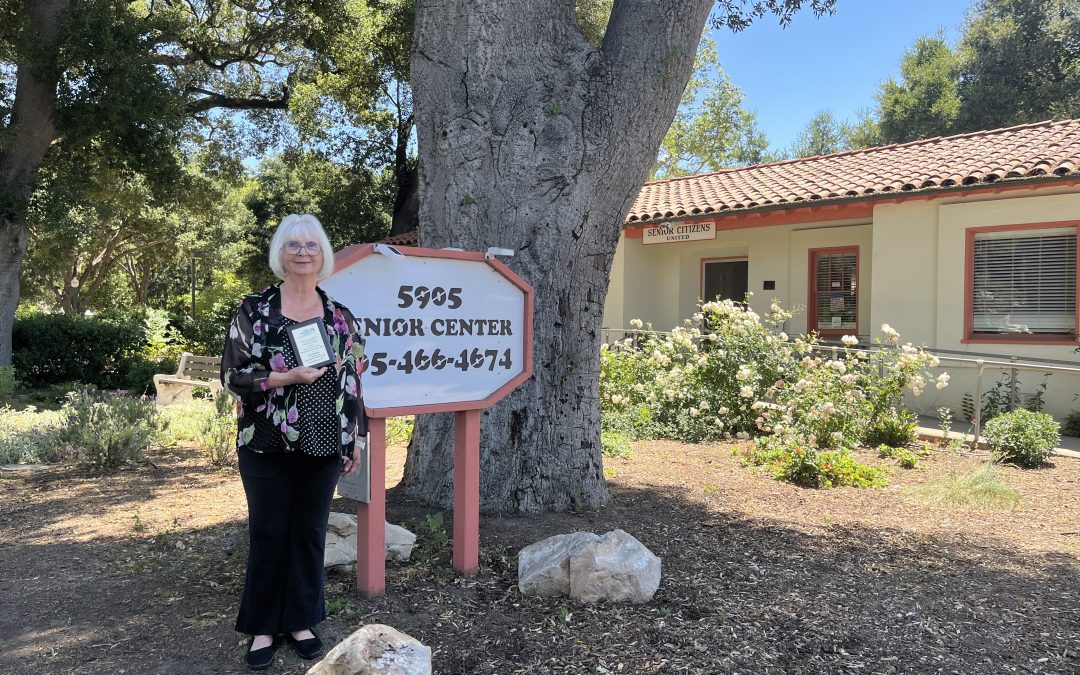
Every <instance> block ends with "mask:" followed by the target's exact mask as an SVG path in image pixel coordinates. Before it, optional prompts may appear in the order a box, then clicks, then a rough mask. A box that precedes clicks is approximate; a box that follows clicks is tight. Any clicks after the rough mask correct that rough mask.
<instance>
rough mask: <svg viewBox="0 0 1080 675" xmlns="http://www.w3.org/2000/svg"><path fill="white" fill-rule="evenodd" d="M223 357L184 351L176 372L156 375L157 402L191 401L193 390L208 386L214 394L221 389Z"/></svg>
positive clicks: (164, 403) (165, 403)
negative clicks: (198, 354)
mask: <svg viewBox="0 0 1080 675" xmlns="http://www.w3.org/2000/svg"><path fill="white" fill-rule="evenodd" d="M220 377H221V357H220V356H196V355H194V354H191V353H190V352H184V353H183V355H182V356H181V357H180V365H179V366H178V367H177V368H176V373H175V374H166V373H159V374H157V375H154V389H156V390H157V402H158V403H160V404H162V405H167V404H169V403H177V402H179V401H190V400H191V390H192V389H193V388H195V387H206V388H207V389H209V390H210V391H211V392H213V393H214V394H217V393H218V392H219V391H221V380H220Z"/></svg>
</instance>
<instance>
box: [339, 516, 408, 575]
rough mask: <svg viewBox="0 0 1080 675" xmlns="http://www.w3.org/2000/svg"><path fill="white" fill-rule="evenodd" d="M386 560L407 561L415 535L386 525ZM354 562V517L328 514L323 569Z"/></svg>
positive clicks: (394, 526) (398, 527)
mask: <svg viewBox="0 0 1080 675" xmlns="http://www.w3.org/2000/svg"><path fill="white" fill-rule="evenodd" d="M385 537H386V559H387V560H408V559H409V556H411V555H412V550H413V546H414V545H415V544H416V535H415V534H413V533H412V532H409V531H408V530H406V529H405V528H404V527H401V526H399V525H391V524H390V523H386V530H385ZM355 562H356V516H354V515H350V514H348V513H337V512H334V511H331V512H330V518H329V519H328V521H327V523H326V553H325V556H324V558H323V567H339V566H343V565H352V564H354V563H355Z"/></svg>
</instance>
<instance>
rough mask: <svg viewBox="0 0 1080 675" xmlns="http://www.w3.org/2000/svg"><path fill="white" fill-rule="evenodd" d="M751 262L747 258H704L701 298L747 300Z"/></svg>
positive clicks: (710, 299) (703, 299)
mask: <svg viewBox="0 0 1080 675" xmlns="http://www.w3.org/2000/svg"><path fill="white" fill-rule="evenodd" d="M749 272H750V263H749V261H747V260H703V261H702V271H701V277H702V278H701V299H702V301H703V302H711V301H713V300H716V299H718V298H719V299H720V300H734V301H735V302H743V301H745V300H746V292H747V291H748V290H750V285H749Z"/></svg>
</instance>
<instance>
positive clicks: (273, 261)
mask: <svg viewBox="0 0 1080 675" xmlns="http://www.w3.org/2000/svg"><path fill="white" fill-rule="evenodd" d="M302 237H309V238H311V239H314V240H315V241H316V242H318V243H319V248H320V249H322V268H320V269H319V275H318V279H319V281H322V280H323V279H325V278H326V277H328V276H330V275H331V274H333V273H334V249H333V248H331V247H330V240H329V239H327V238H326V231H325V230H323V226H322V223H320V222H319V219H318V218H316V217H315V216H313V215H311V214H310V213H301V214H296V213H290V214H289V215H287V216H285V217H284V218H282V219H281V224H280V225H278V226H277V230H275V231H274V236H273V238H271V239H270V269H272V270H274V274H276V275H277V277H278V279H284V278H285V267H284V266H282V264H281V256H282V255H283V254H284V251H285V242H287V241H299V242H300V243H303V239H301V238H302Z"/></svg>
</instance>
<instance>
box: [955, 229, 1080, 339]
mask: <svg viewBox="0 0 1080 675" xmlns="http://www.w3.org/2000/svg"><path fill="white" fill-rule="evenodd" d="M1076 233H1077V227H1076V226H1075V225H1072V226H1069V227H1045V228H1037V229H1036V228H1025V229H1016V228H1012V229H1009V228H985V229H981V228H976V229H972V230H969V231H968V269H969V271H970V274H969V279H968V284H969V288H968V299H969V302H968V307H969V310H968V316H967V317H966V318H967V324H968V330H967V337H968V338H969V339H973V340H978V339H980V338H982V339H991V340H993V339H998V340H1000V339H1002V338H1003V337H1004V338H1016V339H1031V340H1040V339H1042V340H1046V339H1054V338H1059V339H1060V338H1071V337H1072V336H1073V335H1074V333H1075V332H1076V271H1077V268H1076V264H1077V240H1076Z"/></svg>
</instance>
